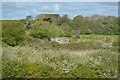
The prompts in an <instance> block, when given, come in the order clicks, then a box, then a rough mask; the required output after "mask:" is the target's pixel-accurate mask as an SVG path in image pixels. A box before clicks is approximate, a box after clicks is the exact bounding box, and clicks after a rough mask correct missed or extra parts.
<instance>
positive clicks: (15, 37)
mask: <svg viewBox="0 0 120 80" xmlns="http://www.w3.org/2000/svg"><path fill="white" fill-rule="evenodd" d="M2 37H3V38H2V40H3V42H5V43H7V44H8V45H9V46H16V45H19V44H20V43H22V42H23V41H24V39H25V30H24V25H23V24H22V23H21V22H20V21H2Z"/></svg>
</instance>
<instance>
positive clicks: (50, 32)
mask: <svg viewBox="0 0 120 80" xmlns="http://www.w3.org/2000/svg"><path fill="white" fill-rule="evenodd" d="M35 25H36V24H35ZM31 36H33V37H34V38H40V39H43V38H50V37H60V36H64V31H63V29H62V28H60V27H58V26H57V25H55V24H51V25H50V24H49V23H47V22H45V23H43V24H41V25H38V26H36V27H35V30H33V31H32V32H31Z"/></svg>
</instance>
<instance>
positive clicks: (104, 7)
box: [2, 2, 118, 20]
mask: <svg viewBox="0 0 120 80" xmlns="http://www.w3.org/2000/svg"><path fill="white" fill-rule="evenodd" d="M39 14H60V15H61V16H63V15H65V14H67V15H68V16H69V17H70V18H71V19H72V18H73V17H75V16H77V15H82V16H92V15H110V16H118V3H117V2H2V20H19V19H25V17H26V16H28V15H31V16H33V18H35V17H36V16H37V15H39Z"/></svg>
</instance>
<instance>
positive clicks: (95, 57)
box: [2, 35, 118, 78]
mask: <svg viewBox="0 0 120 80" xmlns="http://www.w3.org/2000/svg"><path fill="white" fill-rule="evenodd" d="M114 38H115V39H114ZM113 42H117V36H116V37H113V36H111V37H110V36H109V37H106V36H92V35H89V36H84V35H82V36H81V37H80V42H79V43H75V39H73V40H72V42H71V44H67V46H66V45H60V44H58V43H49V42H48V41H43V42H42V41H41V40H40V41H39V40H38V42H36V40H35V41H34V40H33V41H32V42H31V44H29V43H28V45H26V46H23V47H20V46H16V47H10V46H7V47H6V46H3V57H2V60H3V64H2V65H3V66H2V68H3V73H2V74H3V76H2V77H3V78H8V77H14V78H61V77H64V78H76V77H78V78H117V77H118V71H117V69H118V51H117V49H116V47H115V46H112V45H111V44H110V43H113ZM105 43H106V44H110V45H106V44H105ZM97 44H98V45H97ZM53 45H55V46H53ZM36 47H37V48H36ZM61 47H62V48H61ZM82 47H83V48H82ZM95 47H97V49H95ZM46 48H48V49H46ZM71 48H72V49H71ZM76 48H77V50H76Z"/></svg>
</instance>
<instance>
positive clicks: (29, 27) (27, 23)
mask: <svg viewBox="0 0 120 80" xmlns="http://www.w3.org/2000/svg"><path fill="white" fill-rule="evenodd" d="M32 19H33V17H32V16H30V15H29V16H26V20H27V22H26V25H25V26H26V28H27V29H31V28H32V25H31V23H30V20H32Z"/></svg>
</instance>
